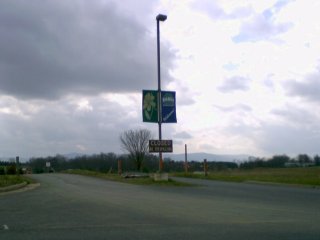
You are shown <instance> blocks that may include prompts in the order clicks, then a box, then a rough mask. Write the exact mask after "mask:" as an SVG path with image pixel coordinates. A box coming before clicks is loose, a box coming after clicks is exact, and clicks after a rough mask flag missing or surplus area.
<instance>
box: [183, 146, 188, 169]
mask: <svg viewBox="0 0 320 240" xmlns="http://www.w3.org/2000/svg"><path fill="white" fill-rule="evenodd" d="M187 151H188V150H187V144H185V145H184V171H185V173H188V152H187Z"/></svg>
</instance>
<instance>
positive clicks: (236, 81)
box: [217, 76, 250, 93]
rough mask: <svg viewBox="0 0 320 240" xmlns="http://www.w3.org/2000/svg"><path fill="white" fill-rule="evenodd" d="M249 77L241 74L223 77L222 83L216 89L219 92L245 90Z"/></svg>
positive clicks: (247, 86) (247, 87) (247, 88)
mask: <svg viewBox="0 0 320 240" xmlns="http://www.w3.org/2000/svg"><path fill="white" fill-rule="evenodd" d="M249 83H250V79H249V78H245V77H242V76H233V77H231V78H227V79H225V81H224V82H223V84H222V85H221V86H219V87H218V88H217V89H218V90H219V91H220V92H225V93H228V92H233V91H238V90H239V91H247V90H249V88H250V87H249Z"/></svg>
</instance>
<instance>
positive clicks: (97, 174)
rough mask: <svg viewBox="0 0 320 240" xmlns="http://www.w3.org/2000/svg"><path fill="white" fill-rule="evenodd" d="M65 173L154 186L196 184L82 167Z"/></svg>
mask: <svg viewBox="0 0 320 240" xmlns="http://www.w3.org/2000/svg"><path fill="white" fill-rule="evenodd" d="M63 173H69V174H78V175H83V176H91V177H97V178H101V179H106V180H110V181H116V182H122V183H129V184H136V185H154V186H176V187H189V186H194V185H192V184H189V183H183V182H179V181H175V180H173V179H169V180H168V181H154V180H153V178H150V177H145V178H124V177H122V176H120V175H118V174H113V173H101V172H95V171H89V170H80V169H71V170H67V171H63Z"/></svg>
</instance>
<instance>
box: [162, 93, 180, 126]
mask: <svg viewBox="0 0 320 240" xmlns="http://www.w3.org/2000/svg"><path fill="white" fill-rule="evenodd" d="M161 107H162V108H161V110H162V111H161V112H162V122H163V123H176V122H177V116H176V92H171V91H161Z"/></svg>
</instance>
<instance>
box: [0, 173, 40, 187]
mask: <svg viewBox="0 0 320 240" xmlns="http://www.w3.org/2000/svg"><path fill="white" fill-rule="evenodd" d="M23 182H27V183H28V184H29V183H33V182H34V180H32V179H30V178H28V177H26V176H23V175H0V187H8V186H11V185H15V184H19V183H23Z"/></svg>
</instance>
